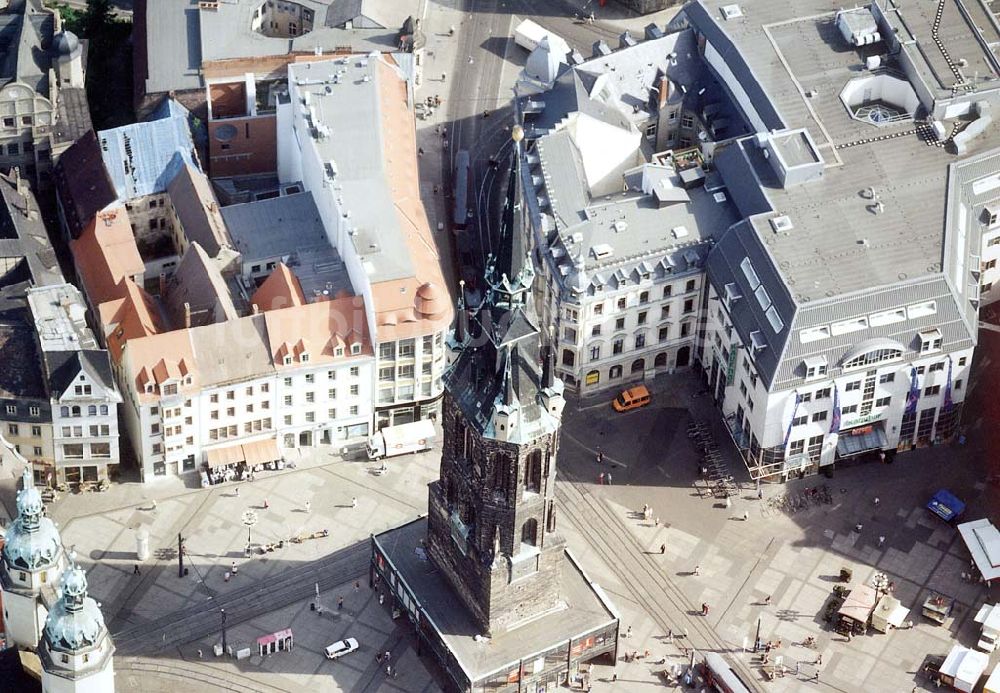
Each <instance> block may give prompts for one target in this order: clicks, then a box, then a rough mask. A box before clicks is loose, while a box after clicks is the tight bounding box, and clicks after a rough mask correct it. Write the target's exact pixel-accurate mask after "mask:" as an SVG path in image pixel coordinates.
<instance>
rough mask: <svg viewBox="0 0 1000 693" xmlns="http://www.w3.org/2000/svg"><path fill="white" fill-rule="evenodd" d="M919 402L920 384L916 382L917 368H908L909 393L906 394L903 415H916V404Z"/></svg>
mask: <svg viewBox="0 0 1000 693" xmlns="http://www.w3.org/2000/svg"><path fill="white" fill-rule="evenodd" d="M919 400H920V383H918V382H917V368H916V366H913V367H911V368H910V391H909V392H907V393H906V409H905V410H904V411H903V413H904V414H916V413H917V402H918V401H919Z"/></svg>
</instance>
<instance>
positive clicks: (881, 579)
mask: <svg viewBox="0 0 1000 693" xmlns="http://www.w3.org/2000/svg"><path fill="white" fill-rule="evenodd" d="M872 587H874V588H875V608H876V609H877V608H878V601H879V598H880V596H879V593H880V592H881V593H882V594H888V593H889V576H888V575H886V574H885V573H883V572H881V571H879V572H877V573H875V575H873V576H872ZM870 620H871V619H870V618H869V621H870Z"/></svg>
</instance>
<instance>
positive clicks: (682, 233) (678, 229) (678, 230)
mask: <svg viewBox="0 0 1000 693" xmlns="http://www.w3.org/2000/svg"><path fill="white" fill-rule="evenodd" d="M670 233H672V234H673V236H674V238H684V237H686V236H687V235H688V234H689V232H688V230H687V227H686V226H675V227H674V228H672V229H671V230H670Z"/></svg>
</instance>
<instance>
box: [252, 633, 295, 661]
mask: <svg viewBox="0 0 1000 693" xmlns="http://www.w3.org/2000/svg"><path fill="white" fill-rule="evenodd" d="M294 641H295V638H294V636H293V635H292V629H291V628H285V629H283V630H279V631H277V632H275V633H268V634H267V635H262V636H260V637H259V638H257V650H258V651H259V652H260V656H261V657H263V656H264V655H269V654H274V653H275V652H287V651H288V650H290V649H292V645H294V644H295V642H294Z"/></svg>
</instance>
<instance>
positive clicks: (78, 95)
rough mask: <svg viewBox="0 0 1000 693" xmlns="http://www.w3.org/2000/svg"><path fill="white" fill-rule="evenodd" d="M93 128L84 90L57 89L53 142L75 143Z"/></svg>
mask: <svg viewBox="0 0 1000 693" xmlns="http://www.w3.org/2000/svg"><path fill="white" fill-rule="evenodd" d="M93 127H94V125H93V122H91V120H90V106H89V105H88V104H87V91H86V89H80V88H78V87H59V101H58V104H57V106H56V121H55V125H54V127H53V135H54V137H55V141H56V142H76V141H77V140H78V139H80V138H81V137H83V136H84V134H86V133H87V132H88V131H90V130H92V129H93Z"/></svg>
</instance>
